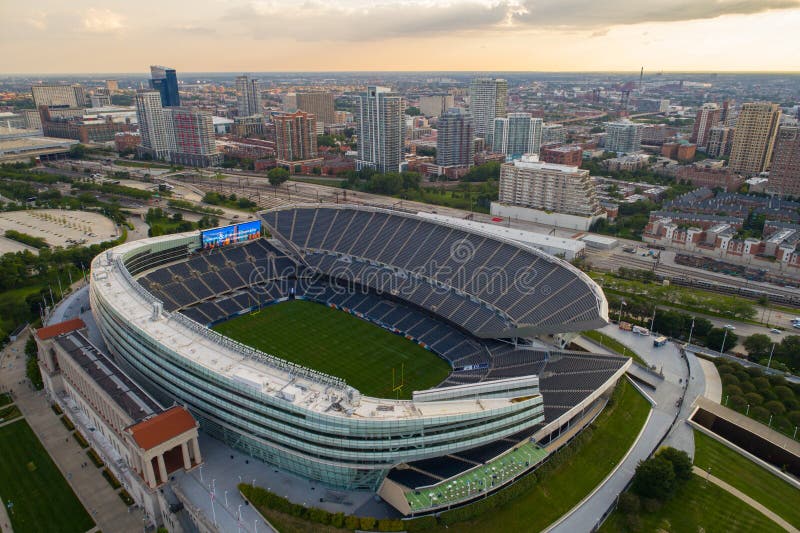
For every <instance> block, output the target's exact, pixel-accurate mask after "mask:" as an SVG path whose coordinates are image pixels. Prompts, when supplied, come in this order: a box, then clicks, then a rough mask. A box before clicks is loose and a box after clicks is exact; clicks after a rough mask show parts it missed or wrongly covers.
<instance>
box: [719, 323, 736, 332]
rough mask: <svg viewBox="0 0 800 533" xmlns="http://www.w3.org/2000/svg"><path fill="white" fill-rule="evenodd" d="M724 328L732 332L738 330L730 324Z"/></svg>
mask: <svg viewBox="0 0 800 533" xmlns="http://www.w3.org/2000/svg"><path fill="white" fill-rule="evenodd" d="M722 327H723V328H725V329H729V330H731V331H733V330H735V329H736V328H735V327H733V326H731V325H730V324H725V325H724V326H722Z"/></svg>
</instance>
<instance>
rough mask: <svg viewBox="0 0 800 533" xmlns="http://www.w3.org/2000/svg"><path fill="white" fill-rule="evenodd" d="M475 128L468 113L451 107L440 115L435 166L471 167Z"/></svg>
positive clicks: (473, 153)
mask: <svg viewBox="0 0 800 533" xmlns="http://www.w3.org/2000/svg"><path fill="white" fill-rule="evenodd" d="M474 138H475V126H474V125H473V124H472V115H470V113H469V111H467V110H465V109H461V108H458V107H452V108H450V109H448V110H447V111H445V112H444V113H442V114H441V116H440V117H439V123H438V134H437V137H436V164H437V165H439V166H443V167H455V166H458V167H471V166H472V163H473V157H474V155H475V143H474V142H473V141H474Z"/></svg>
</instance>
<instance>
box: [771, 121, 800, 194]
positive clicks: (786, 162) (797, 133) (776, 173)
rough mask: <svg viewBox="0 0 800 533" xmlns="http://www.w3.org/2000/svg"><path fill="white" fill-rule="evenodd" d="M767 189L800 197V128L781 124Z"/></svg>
mask: <svg viewBox="0 0 800 533" xmlns="http://www.w3.org/2000/svg"><path fill="white" fill-rule="evenodd" d="M767 190H769V191H770V192H774V193H775V194H780V195H781V196H794V197H797V198H800V128H798V127H797V126H781V127H780V129H779V130H778V137H777V139H776V140H775V150H774V153H773V159H772V166H771V167H770V171H769V182H768V184H767Z"/></svg>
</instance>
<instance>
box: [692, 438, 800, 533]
mask: <svg viewBox="0 0 800 533" xmlns="http://www.w3.org/2000/svg"><path fill="white" fill-rule="evenodd" d="M694 444H695V457H694V464H695V465H697V466H698V467H700V468H702V469H703V470H708V467H709V466H710V467H711V475H713V476H715V477H718V478H720V479H721V480H723V481H725V482H726V483H729V484H731V485H733V486H734V487H736V488H737V489H739V490H740V491H742V492H744V493H745V494H747V495H748V496H750V497H751V498H753V499H754V500H756V501H758V502H759V503H761V504H762V505H764V506H765V507H766V508H768V509H769V510H771V511H772V512H774V513H776V514H778V515H779V516H780V517H781V518H783V519H784V520H786V521H787V522H789V523H790V524H792V525H793V526H795V527H797V528H800V506H798V505H797V503H798V502H800V491H798V490H797V489H796V488H794V487H792V486H791V485H790V484H788V483H786V482H785V481H784V480H782V479H781V478H779V477H778V476H776V475H774V474H772V473H770V472H769V471H768V470H767V469H765V468H762V467H761V466H759V465H757V464H756V463H754V462H753V461H751V460H749V459H747V458H746V457H744V456H742V455H740V454H738V453H736V452H735V451H734V450H731V449H730V448H728V447H727V446H725V445H723V444H721V443H719V442H717V441H715V440H714V439H712V438H711V437H709V436H707V435H705V434H703V433H700V432H698V431H695V432H694Z"/></svg>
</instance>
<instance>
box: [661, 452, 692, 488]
mask: <svg viewBox="0 0 800 533" xmlns="http://www.w3.org/2000/svg"><path fill="white" fill-rule="evenodd" d="M656 455H657V456H658V457H663V458H664V459H666V460H667V461H669V462H670V463H672V469H673V470H674V471H675V477H676V478H677V479H678V480H680V481H688V480H690V479H692V460H691V459H690V458H689V454H688V453H686V452H685V451H683V450H678V449H677V448H673V447H671V446H669V447H667V448H664V449H662V450H660V451H659V452H658V453H657V454H656Z"/></svg>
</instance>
